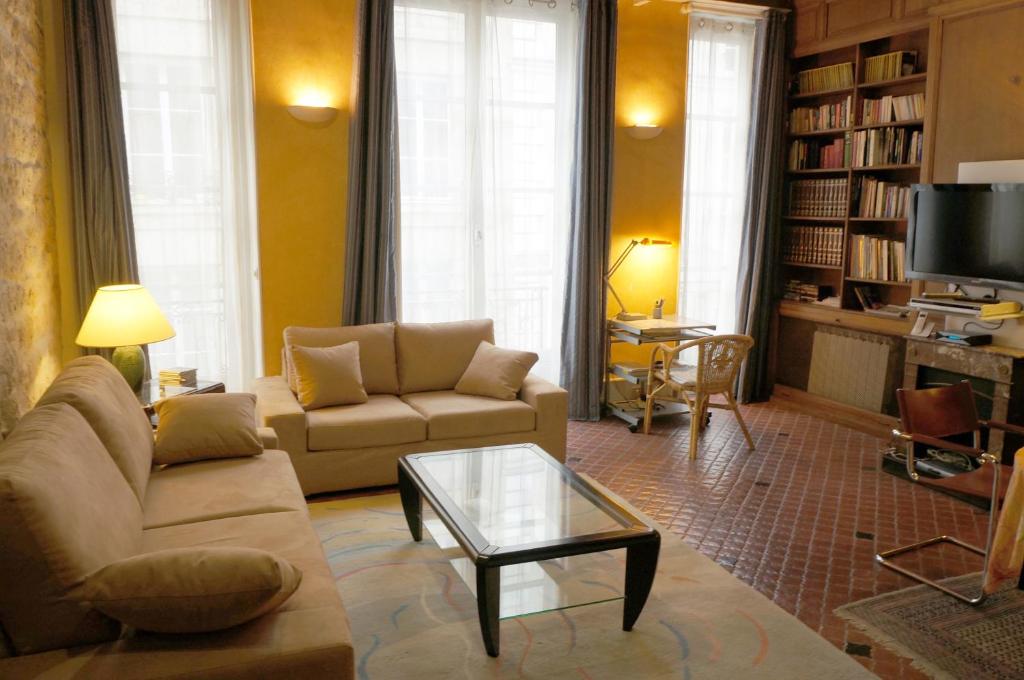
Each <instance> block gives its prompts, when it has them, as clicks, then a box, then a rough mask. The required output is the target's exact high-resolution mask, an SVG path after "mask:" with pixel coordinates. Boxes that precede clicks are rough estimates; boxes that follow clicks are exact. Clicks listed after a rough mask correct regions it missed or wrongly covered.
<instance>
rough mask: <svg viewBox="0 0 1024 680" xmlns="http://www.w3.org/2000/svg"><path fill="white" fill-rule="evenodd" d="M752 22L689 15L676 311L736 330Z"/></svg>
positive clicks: (726, 330) (722, 329) (720, 329)
mask: <svg viewBox="0 0 1024 680" xmlns="http://www.w3.org/2000/svg"><path fill="white" fill-rule="evenodd" d="M754 28H755V27H754V23H753V21H751V20H749V19H744V18H738V17H737V18H729V17H717V16H703V15H699V14H694V15H691V16H690V39H689V50H688V51H687V74H686V142H685V144H686V155H685V156H686V157H685V162H684V167H683V224H682V237H681V250H680V266H679V311H680V313H682V314H683V315H685V316H687V317H689V318H693V319H700V320H702V321H709V322H713V323H715V324H717V326H718V332H719V333H731V332H733V331H734V330H735V322H736V277H737V271H738V265H739V254H740V243H741V238H742V232H743V210H744V205H745V200H746V167H747V144H748V142H747V138H748V135H749V133H750V98H751V88H752V76H753V68H754Z"/></svg>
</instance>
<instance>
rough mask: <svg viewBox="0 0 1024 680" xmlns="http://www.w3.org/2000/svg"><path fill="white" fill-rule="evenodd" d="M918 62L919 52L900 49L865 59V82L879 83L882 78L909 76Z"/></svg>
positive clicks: (891, 78)
mask: <svg viewBox="0 0 1024 680" xmlns="http://www.w3.org/2000/svg"><path fill="white" fill-rule="evenodd" d="M916 63H917V52H907V51H903V50H899V51H897V52H889V53H888V54H879V55H878V56H877V57H868V58H867V59H865V60H864V82H865V83H877V82H878V81H880V80H893V79H895V78H900V77H902V76H909V75H910V74H912V73H913V72H914V65H915V64H916Z"/></svg>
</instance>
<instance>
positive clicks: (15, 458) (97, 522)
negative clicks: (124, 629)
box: [0, 404, 142, 654]
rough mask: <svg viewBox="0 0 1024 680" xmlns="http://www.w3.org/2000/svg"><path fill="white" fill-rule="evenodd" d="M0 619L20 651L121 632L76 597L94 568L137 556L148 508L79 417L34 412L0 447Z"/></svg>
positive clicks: (48, 409)
mask: <svg viewBox="0 0 1024 680" xmlns="http://www.w3.org/2000/svg"><path fill="white" fill-rule="evenodd" d="M0 518H2V521H0V546H2V549H0V622H2V624H3V628H4V631H5V632H6V633H7V635H8V637H9V638H10V642H11V644H12V646H13V647H14V649H15V651H16V652H17V653H18V654H30V653H34V652H40V651H44V650H47V649H56V648H59V647H72V646H74V645H83V644H89V643H94V642H99V641H103V640H111V639H114V638H116V637H117V636H118V634H119V633H120V630H121V626H120V624H118V623H117V622H116V621H114V620H112V619H109V618H107V617H106V616H104V615H102V614H100V613H99V612H98V611H96V610H95V609H90V608H88V607H84V606H82V605H81V603H80V602H78V601H77V600H76V599H75V597H74V595H75V593H76V591H77V589H78V588H80V586H81V585H82V583H83V582H84V581H85V578H86V576H88V575H89V574H90V573H92V572H93V571H95V570H97V569H99V568H100V567H103V566H105V565H107V564H109V563H110V562H115V561H117V560H120V559H123V558H125V557H129V556H131V555H134V554H136V553H137V552H138V550H139V546H140V540H141V536H142V509H141V508H140V507H139V503H138V500H137V499H136V498H135V496H134V494H133V493H132V490H131V488H130V487H129V486H128V483H127V482H126V481H125V478H124V477H123V476H122V474H121V472H120V471H119V470H118V469H117V466H116V465H114V461H112V460H111V458H110V456H109V455H108V454H107V451H106V450H105V449H104V448H103V444H102V443H101V442H100V440H99V438H98V437H97V436H96V433H95V432H93V429H92V428H91V427H90V426H89V423H87V422H86V421H85V419H84V418H83V417H82V415H81V414H80V413H79V412H78V411H76V410H75V409H73V408H72V407H71V406H68V405H67V404H51V405H48V406H41V407H39V408H36V409H34V410H33V411H30V412H29V413H28V414H26V415H25V417H24V418H22V419H21V422H19V423H18V425H17V427H16V428H15V429H14V431H13V432H12V433H11V435H10V437H8V438H7V440H5V441H4V443H3V444H0Z"/></svg>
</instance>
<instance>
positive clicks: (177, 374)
mask: <svg viewBox="0 0 1024 680" xmlns="http://www.w3.org/2000/svg"><path fill="white" fill-rule="evenodd" d="M196 372H197V371H196V369H194V368H184V367H181V366H176V367H174V368H164V369H161V370H160V373H159V380H160V385H162V386H164V387H195V385H196Z"/></svg>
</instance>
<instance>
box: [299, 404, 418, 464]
mask: <svg viewBox="0 0 1024 680" xmlns="http://www.w3.org/2000/svg"><path fill="white" fill-rule="evenodd" d="M306 421H307V428H308V430H309V432H308V437H309V442H308V445H309V450H310V451H333V450H336V449H361V448H365V447H368V446H388V445H391V444H406V443H408V442H421V441H423V440H424V439H426V438H427V421H426V420H425V419H424V418H423V416H421V415H420V414H419V413H417V412H416V410H415V409H413V408H410V407H409V406H408V405H407V404H405V403H403V402H402V401H401V400H400V399H399V398H398V397H394V396H391V395H390V394H372V395H370V399H369V401H367V402H366V403H365V404H353V405H350V406H329V407H327V408H321V409H317V410H315V411H309V412H308V413H306Z"/></svg>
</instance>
